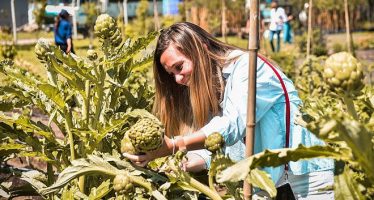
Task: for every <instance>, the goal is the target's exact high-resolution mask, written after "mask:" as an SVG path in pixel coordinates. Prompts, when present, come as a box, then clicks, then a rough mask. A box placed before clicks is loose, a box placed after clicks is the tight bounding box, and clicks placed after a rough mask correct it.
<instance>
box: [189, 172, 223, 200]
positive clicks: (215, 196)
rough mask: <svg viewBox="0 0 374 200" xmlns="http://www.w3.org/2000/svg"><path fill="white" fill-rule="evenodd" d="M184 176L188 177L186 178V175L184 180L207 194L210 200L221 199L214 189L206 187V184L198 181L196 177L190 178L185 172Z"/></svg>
mask: <svg viewBox="0 0 374 200" xmlns="http://www.w3.org/2000/svg"><path fill="white" fill-rule="evenodd" d="M185 176H187V177H188V178H187V177H186V180H185V181H186V182H187V183H188V184H189V185H191V186H192V187H193V188H195V189H197V190H199V191H200V192H201V193H204V194H205V195H207V196H208V197H209V198H211V199H212V200H222V198H221V196H219V194H218V193H217V192H216V191H215V190H212V189H210V188H209V187H207V186H206V185H204V184H202V183H200V182H199V181H197V180H196V179H194V178H192V177H191V176H190V175H188V174H187V173H186V174H185Z"/></svg>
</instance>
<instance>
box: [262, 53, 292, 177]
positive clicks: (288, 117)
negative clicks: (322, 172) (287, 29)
mask: <svg viewBox="0 0 374 200" xmlns="http://www.w3.org/2000/svg"><path fill="white" fill-rule="evenodd" d="M258 57H259V58H260V59H261V60H262V61H264V62H265V63H266V64H267V65H269V66H270V68H271V69H272V70H273V72H274V73H275V75H276V76H277V78H278V80H279V82H280V84H281V86H282V89H283V92H284V99H285V101H286V145H285V148H288V147H290V126H291V123H290V121H291V118H290V112H291V111H290V110H291V108H290V107H291V106H290V99H289V97H288V92H287V88H286V84H284V81H283V79H282V77H281V76H280V74H279V72H278V71H277V70H276V69H275V67H274V65H273V64H271V63H270V62H269V61H268V60H267V59H266V58H264V57H263V56H261V55H259V54H258ZM284 170H285V171H288V163H287V164H285V165H284Z"/></svg>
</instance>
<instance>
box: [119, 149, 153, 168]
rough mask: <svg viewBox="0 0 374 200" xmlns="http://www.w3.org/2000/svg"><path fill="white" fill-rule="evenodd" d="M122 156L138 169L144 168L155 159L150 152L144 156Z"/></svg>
mask: <svg viewBox="0 0 374 200" xmlns="http://www.w3.org/2000/svg"><path fill="white" fill-rule="evenodd" d="M122 155H123V156H125V157H126V158H128V159H129V160H130V161H131V162H132V163H134V164H135V165H137V166H139V167H145V166H146V165H147V164H148V163H149V162H150V161H152V160H153V159H155V158H156V157H155V156H154V155H153V154H152V152H148V153H145V154H137V155H132V154H129V153H123V154H122Z"/></svg>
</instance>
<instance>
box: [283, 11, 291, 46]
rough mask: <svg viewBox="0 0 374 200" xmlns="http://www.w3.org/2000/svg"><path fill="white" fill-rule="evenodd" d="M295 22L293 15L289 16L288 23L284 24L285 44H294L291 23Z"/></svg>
mask: <svg viewBox="0 0 374 200" xmlns="http://www.w3.org/2000/svg"><path fill="white" fill-rule="evenodd" d="M292 20H293V15H292V14H291V13H289V14H288V17H287V21H285V22H284V24H283V30H284V32H283V42H284V43H289V44H291V43H292V26H291V21H292Z"/></svg>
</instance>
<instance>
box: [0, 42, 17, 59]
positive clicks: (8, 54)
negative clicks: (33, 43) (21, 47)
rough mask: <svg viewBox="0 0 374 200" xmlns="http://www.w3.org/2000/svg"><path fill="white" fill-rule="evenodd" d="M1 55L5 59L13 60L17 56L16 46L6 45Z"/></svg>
mask: <svg viewBox="0 0 374 200" xmlns="http://www.w3.org/2000/svg"><path fill="white" fill-rule="evenodd" d="M1 55H2V56H3V58H4V59H11V60H13V59H14V57H15V56H16V55H17V51H16V48H15V47H14V45H4V46H2V48H1Z"/></svg>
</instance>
